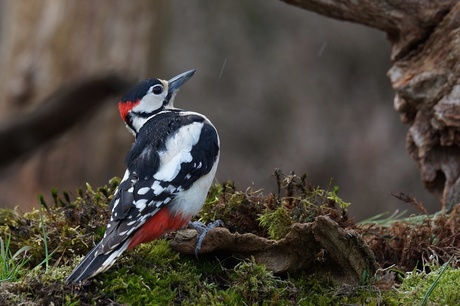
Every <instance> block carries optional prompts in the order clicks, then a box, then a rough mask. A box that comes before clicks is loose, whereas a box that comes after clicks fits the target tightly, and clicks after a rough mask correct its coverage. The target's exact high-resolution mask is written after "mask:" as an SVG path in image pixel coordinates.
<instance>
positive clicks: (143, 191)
mask: <svg viewBox="0 0 460 306" xmlns="http://www.w3.org/2000/svg"><path fill="white" fill-rule="evenodd" d="M149 190H150V188H149V187H143V188H141V189H139V190H138V191H137V194H139V195H144V194H146V193H147V192H149Z"/></svg>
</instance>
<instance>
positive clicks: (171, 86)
mask: <svg viewBox="0 0 460 306" xmlns="http://www.w3.org/2000/svg"><path fill="white" fill-rule="evenodd" d="M194 72H195V71H194V70H192V71H189V72H186V73H183V74H181V75H179V76H177V77H175V78H173V79H171V80H169V81H164V80H159V79H149V80H145V81H142V82H140V83H139V84H138V85H137V86H135V87H134V88H133V89H131V90H130V91H129V92H128V93H127V94H126V95H125V96H124V97H123V98H122V100H121V102H120V103H119V110H120V114H121V116H122V118H123V120H124V121H125V123H126V126H127V127H128V129H129V130H130V131H131V132H132V133H133V134H134V135H135V138H136V140H135V142H134V144H133V145H132V147H131V149H130V150H129V152H128V154H127V156H126V161H125V162H126V167H127V169H126V172H125V175H124V177H123V179H122V181H121V183H120V185H119V186H118V189H117V191H116V192H115V195H114V198H113V199H112V201H111V203H110V210H111V217H110V221H109V223H108V224H107V230H106V233H105V235H104V237H103V239H102V240H101V241H100V242H99V243H98V244H97V245H96V246H95V247H94V248H93V250H91V251H90V253H89V254H88V255H86V257H85V258H84V259H83V261H82V262H81V263H80V264H79V265H78V266H77V267H76V268H75V270H74V271H73V272H72V274H71V275H70V276H69V277H68V278H67V279H66V282H67V283H77V282H79V281H82V280H84V279H87V278H89V277H92V276H94V275H96V274H98V273H100V272H102V271H105V270H107V269H108V268H109V267H110V266H112V264H113V263H114V262H115V260H116V259H117V258H118V257H119V256H120V255H121V254H122V253H123V252H124V251H125V250H127V249H128V250H129V249H132V248H134V247H135V246H136V245H138V244H140V243H143V242H148V241H151V240H153V239H157V238H159V237H161V236H162V235H163V234H164V233H166V232H168V231H172V230H176V229H179V228H181V227H183V226H184V225H186V224H187V223H188V221H190V219H191V218H192V217H193V216H194V215H196V214H197V213H198V212H199V211H200V209H201V207H202V206H203V203H204V201H205V198H206V195H207V192H208V190H209V187H210V185H211V182H212V180H213V178H214V175H215V173H216V170H217V164H218V161H219V137H218V134H217V131H216V129H215V128H214V126H213V125H212V123H211V122H210V121H209V120H208V119H207V118H206V117H205V116H203V115H201V114H198V113H195V112H189V111H184V110H181V109H177V108H174V106H173V100H174V97H175V94H176V92H177V90H178V88H179V86H180V85H182V84H183V83H184V82H185V81H187V80H188V79H189V78H190V77H191V76H192V75H193V73H194Z"/></svg>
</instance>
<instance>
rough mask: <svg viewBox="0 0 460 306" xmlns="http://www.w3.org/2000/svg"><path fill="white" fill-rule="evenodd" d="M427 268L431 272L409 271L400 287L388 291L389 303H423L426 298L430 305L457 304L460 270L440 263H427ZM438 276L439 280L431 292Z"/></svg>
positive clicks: (459, 296) (387, 298)
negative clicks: (430, 290) (442, 265)
mask: <svg viewBox="0 0 460 306" xmlns="http://www.w3.org/2000/svg"><path fill="white" fill-rule="evenodd" d="M425 269H426V270H429V271H430V272H426V271H417V270H414V271H412V272H409V273H407V276H406V277H405V278H404V279H403V281H402V283H401V285H400V286H399V288H398V289H396V290H394V291H389V292H387V293H386V300H387V301H388V304H389V305H422V301H423V300H424V299H425V298H426V299H427V302H428V304H429V305H457V304H458V303H459V301H460V292H459V291H458V280H459V279H460V270H459V269H453V268H452V267H450V266H449V267H447V268H446V269H445V270H443V269H442V267H441V266H439V265H427V266H425ZM441 272H442V274H441V275H440V273H441ZM439 276H440V277H439ZM438 277H439V282H438V283H437V284H436V287H435V288H434V290H433V291H432V292H431V293H429V289H430V287H431V286H432V285H433V283H435V281H436V280H437V278H438Z"/></svg>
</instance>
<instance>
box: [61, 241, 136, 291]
mask: <svg viewBox="0 0 460 306" xmlns="http://www.w3.org/2000/svg"><path fill="white" fill-rule="evenodd" d="M128 245H129V240H128V241H125V242H124V243H123V244H120V245H119V246H118V247H116V248H114V249H113V250H111V251H110V252H108V253H107V254H104V253H100V254H98V251H100V250H101V248H102V243H101V242H99V243H98V244H97V245H96V246H95V247H94V248H93V249H92V250H91V252H89V253H88V254H87V255H86V256H85V258H83V260H82V261H81V262H80V263H79V264H78V265H77V267H76V268H75V269H74V270H73V272H72V273H71V274H70V275H69V276H68V277H67V278H66V280H65V282H66V283H67V284H76V283H78V282H81V281H83V280H85V279H88V278H90V277H93V276H95V275H96V274H99V273H101V272H103V271H105V270H107V269H108V268H110V267H111V266H112V265H113V264H114V263H115V261H116V260H117V258H118V257H120V255H121V254H123V252H124V251H125V250H126V248H127V247H128Z"/></svg>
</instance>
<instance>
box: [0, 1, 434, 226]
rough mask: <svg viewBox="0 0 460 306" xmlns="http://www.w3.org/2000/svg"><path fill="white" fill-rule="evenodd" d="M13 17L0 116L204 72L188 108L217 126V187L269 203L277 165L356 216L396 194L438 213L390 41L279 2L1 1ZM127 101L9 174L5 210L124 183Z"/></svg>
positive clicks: (1, 194) (4, 50) (6, 24)
mask: <svg viewBox="0 0 460 306" xmlns="http://www.w3.org/2000/svg"><path fill="white" fill-rule="evenodd" d="M0 20H1V25H0V26H1V28H0V30H1V31H0V67H1V69H0V75H1V80H2V81H1V82H0V111H1V114H0V120H7V119H11V118H15V117H18V116H21V114H23V113H25V112H32V111H34V110H35V109H37V108H39V107H40V103H41V101H42V100H43V98H44V97H46V96H48V95H49V94H50V93H51V92H53V91H54V90H56V89H57V88H59V87H60V86H62V85H65V84H69V83H72V81H73V80H76V79H81V78H84V77H86V76H88V75H92V74H94V73H100V72H106V71H116V72H117V73H120V74H121V75H126V76H130V77H133V78H136V79H142V78H146V77H161V78H164V79H168V78H170V77H172V76H175V75H176V74H178V73H181V72H184V71H186V70H189V69H192V68H196V69H197V73H196V74H195V76H194V77H193V78H192V80H191V81H190V82H188V83H187V84H186V85H185V86H184V87H183V89H182V90H181V92H180V93H179V95H178V97H177V99H176V106H178V107H183V108H186V109H191V110H195V111H198V112H202V113H204V114H205V115H206V116H207V117H208V118H210V119H211V120H212V121H213V123H214V124H215V125H216V127H217V128H218V130H219V132H220V137H221V142H222V156H221V162H220V168H219V170H218V173H217V180H218V181H220V182H224V181H226V180H227V179H232V180H234V181H235V182H236V183H237V186H238V187H239V188H240V189H246V187H248V186H249V185H251V184H253V186H254V188H255V189H259V188H263V189H264V190H265V192H266V193H268V192H272V191H275V189H276V185H275V182H274V180H273V179H272V178H271V174H272V171H273V169H274V168H282V169H283V170H284V171H285V172H289V171H292V170H293V171H295V172H296V173H297V174H302V173H307V174H308V176H309V178H310V180H311V181H312V182H313V183H314V184H319V185H321V186H322V187H327V186H328V184H329V181H330V179H331V178H332V179H333V184H336V185H338V186H339V187H340V192H339V195H340V196H341V197H342V198H343V199H344V200H345V201H347V202H351V203H352V205H351V207H350V210H351V213H352V215H353V216H355V217H356V218H357V219H362V218H365V217H369V216H372V215H375V214H377V213H380V212H385V211H389V212H393V211H394V210H395V209H401V210H404V209H407V208H409V207H407V205H406V204H403V203H402V202H400V201H398V200H397V199H395V198H394V197H392V196H391V195H390V192H405V193H408V194H412V195H414V196H415V197H416V198H417V199H419V200H422V201H424V202H425V204H426V205H427V206H428V207H429V208H431V210H434V209H437V208H438V207H439V206H438V204H437V203H435V200H434V197H432V196H431V195H429V194H428V192H426V191H425V190H424V189H423V187H422V183H421V181H420V178H419V173H418V170H417V166H416V164H415V162H414V161H413V160H412V159H411V158H410V157H409V156H408V154H407V152H406V150H405V147H404V145H405V135H406V131H407V127H406V126H404V125H403V124H402V123H400V120H399V118H398V114H397V113H396V112H395V111H394V110H393V92H392V90H391V87H390V83H389V81H388V79H387V77H386V72H387V70H388V69H389V67H390V62H389V57H390V46H389V44H388V42H387V41H386V38H385V35H384V34H383V33H381V32H378V31H376V30H373V29H370V28H366V27H363V26H359V25H354V24H350V23H345V22H339V21H335V20H331V19H327V18H324V17H322V16H319V15H315V14H313V13H309V12H307V11H305V10H301V9H298V8H295V7H291V6H288V5H286V4H284V3H282V2H280V1H276V0H271V1H267V0H252V1H243V0H238V1H236V0H226V1H211V0H188V1H179V0H174V1H146V0H137V1H123V0H118V1H109V0H107V1H90V0H83V1H81V0H68V1H58V0H40V1H38V0H23V1H15V0H2V1H0ZM118 98H119V97H113V98H112V99H110V100H109V101H107V102H106V103H105V104H104V105H103V107H102V108H100V109H99V111H97V112H96V113H95V114H93V116H91V117H89V118H86V119H85V120H84V121H82V122H81V123H79V124H78V125H77V126H76V127H74V128H72V129H71V130H69V131H67V132H66V133H65V134H63V135H62V136H60V137H58V138H57V139H55V140H53V141H51V142H49V143H47V144H46V145H44V146H42V147H40V148H37V149H36V151H34V152H33V154H29V155H28V156H26V157H23V158H21V159H20V160H19V161H17V162H15V163H14V164H12V165H9V166H8V167H4V168H2V169H1V175H0V207H14V206H20V207H21V208H22V209H23V210H25V209H28V208H30V207H32V206H36V205H37V204H36V203H37V200H36V195H37V193H43V194H45V196H48V194H49V190H50V189H51V188H52V187H57V188H59V189H60V190H62V189H67V190H70V191H74V190H75V189H76V188H77V187H78V186H82V185H84V184H85V182H89V183H90V184H91V185H93V186H98V185H102V184H106V183H107V181H108V180H109V179H110V178H111V177H113V176H122V174H123V171H124V165H123V160H124V155H125V153H126V151H127V150H128V148H129V146H130V144H131V142H132V136H131V135H130V134H129V133H128V132H127V131H126V130H125V128H124V126H123V124H122V122H121V120H120V119H119V115H118V113H117V106H116V104H117V100H118ZM101 103H104V102H102V101H101ZM1 150H8V148H7V147H3V146H2V147H1ZM48 198H49V197H48Z"/></svg>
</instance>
